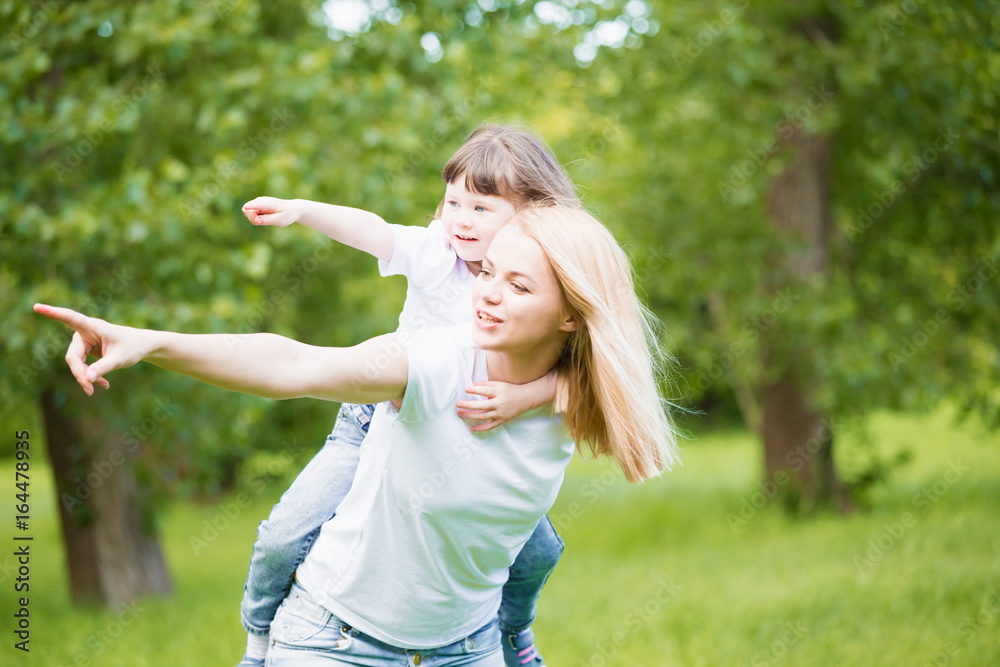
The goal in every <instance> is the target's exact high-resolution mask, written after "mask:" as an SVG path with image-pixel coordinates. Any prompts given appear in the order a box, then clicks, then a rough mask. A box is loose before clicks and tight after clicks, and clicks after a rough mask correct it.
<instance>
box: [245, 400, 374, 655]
mask: <svg viewBox="0 0 1000 667" xmlns="http://www.w3.org/2000/svg"><path fill="white" fill-rule="evenodd" d="M374 411H375V406H372V405H352V404H344V405H342V406H341V407H340V412H339V413H337V422H336V424H334V427H333V431H331V432H330V435H328V436H327V438H326V443H325V444H324V445H323V448H322V449H320V450H319V452H318V453H317V454H316V456H314V457H313V459H312V461H310V462H309V463H308V465H306V467H305V468H303V469H302V472H300V473H299V475H298V477H296V478H295V481H294V482H292V485H291V486H290V487H288V490H287V491H285V493H284V494H283V495H282V496H281V500H279V501H278V504H277V505H275V506H274V507H273V508H272V509H271V514H270V516H268V517H267V519H265V520H264V521H261V523H260V526H259V527H258V528H257V541H256V542H254V545H253V554H252V555H251V556H250V571H249V572H248V573H247V582H246V586H245V587H244V589H243V603H242V605H241V607H240V612H241V614H242V617H243V627H245V628H246V629H247V631H248V632H251V633H253V634H256V635H264V634H267V633H268V632H269V631H270V628H271V621H272V620H273V619H274V614H275V612H277V610H278V606H279V605H280V604H281V601H282V600H284V599H285V596H286V595H288V590H289V589H290V588H291V586H292V578H293V577H294V576H295V570H296V568H298V566H299V563H301V562H302V559H303V558H305V556H306V554H307V553H309V549H310V547H312V543H313V542H314V541H315V540H316V536H317V535H319V529H320V526H322V525H323V524H324V523H326V522H327V521H328V520H330V519H331V518H332V517H333V515H334V514H335V513H336V511H337V506H338V505H340V501H342V500H343V499H344V496H346V495H347V492H348V491H350V489H351V483H352V482H353V481H354V473H355V472H357V469H358V458H359V456H360V451H361V450H360V447H361V443H362V441H363V440H364V439H365V435H366V434H367V433H368V424H369V422H370V421H371V416H372V413H373V412H374Z"/></svg>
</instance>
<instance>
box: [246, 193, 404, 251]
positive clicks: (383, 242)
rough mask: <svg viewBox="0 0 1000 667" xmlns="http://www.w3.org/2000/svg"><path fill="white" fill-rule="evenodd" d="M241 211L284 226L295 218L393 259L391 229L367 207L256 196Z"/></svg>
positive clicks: (339, 239)
mask: <svg viewBox="0 0 1000 667" xmlns="http://www.w3.org/2000/svg"><path fill="white" fill-rule="evenodd" d="M243 215H245V216H246V218H247V220H249V221H250V222H252V223H253V224H255V225H270V226H272V227H287V226H288V225H290V224H292V223H294V222H297V223H299V224H300V225H305V226H306V227H308V228H310V229H315V230H316V231H317V232H319V233H321V234H324V235H326V236H329V237H330V238H331V239H333V240H334V241H337V242H338V243H343V244H344V245H349V246H351V247H352V248H357V249H358V250H363V251H364V252H366V253H368V254H369V255H372V256H374V257H375V258H376V259H380V260H382V261H384V262H388V261H389V260H390V259H392V251H393V248H394V247H395V237H394V236H393V234H392V229H391V228H390V227H389V223H387V222H386V221H385V220H383V219H382V218H380V217H379V216H377V215H375V214H374V213H371V212H370V211H362V210H361V209H359V208H351V207H349V206H336V205H334V204H323V203H321V202H317V201H309V200H307V199H278V198H277V197H257V198H256V199H251V200H250V201H248V202H247V203H246V204H244V205H243Z"/></svg>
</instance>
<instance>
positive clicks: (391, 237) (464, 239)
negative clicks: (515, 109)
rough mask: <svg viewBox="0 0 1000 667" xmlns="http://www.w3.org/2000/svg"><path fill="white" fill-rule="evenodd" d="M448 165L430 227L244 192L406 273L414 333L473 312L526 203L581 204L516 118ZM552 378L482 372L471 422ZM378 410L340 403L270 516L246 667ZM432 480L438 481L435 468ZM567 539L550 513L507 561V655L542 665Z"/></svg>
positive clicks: (279, 217)
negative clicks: (538, 614)
mask: <svg viewBox="0 0 1000 667" xmlns="http://www.w3.org/2000/svg"><path fill="white" fill-rule="evenodd" d="M442 175H443V178H444V181H445V183H446V187H445V196H444V199H443V200H442V202H441V204H440V205H439V206H438V211H437V219H436V220H434V221H432V222H431V224H430V225H429V226H428V227H410V226H400V225H390V224H388V223H386V222H385V221H384V220H382V218H380V217H379V216H377V215H375V214H374V213H369V212H367V211H362V210H359V209H353V208H348V207H343V206H334V205H331V204H321V203H317V202H310V201H303V200H282V199H276V198H273V197H259V198H257V199H254V200H252V201H250V202H247V204H246V205H244V207H243V212H244V214H245V215H246V217H247V218H248V219H249V220H250V221H251V222H252V223H253V224H256V225H271V226H279V227H285V226H288V225H290V224H292V223H294V222H298V223H299V224H302V225H305V226H306V227H309V228H311V229H315V230H316V231H319V232H321V233H323V234H325V235H326V236H329V237H330V238H332V239H334V240H335V241H338V242H340V243H343V244H345V245H349V246H351V247H354V248H357V249H358V250H363V251H365V252H367V253H369V254H370V255H372V256H374V257H376V258H377V259H378V260H379V270H380V272H381V273H382V275H384V276H389V275H404V276H406V278H407V293H406V302H405V304H404V306H403V311H402V312H401V313H400V316H399V328H398V329H397V332H398V333H399V334H402V335H404V336H406V337H409V336H413V335H417V334H419V333H420V332H422V331H424V330H425V329H428V328H430V327H438V326H446V325H453V324H459V323H465V322H468V321H469V317H470V307H469V306H470V295H471V288H472V283H473V282H474V280H475V278H476V276H477V275H478V274H479V271H480V269H481V267H482V260H483V257H484V256H485V254H486V251H487V249H488V248H489V246H490V243H491V242H492V240H493V236H494V235H495V234H496V232H497V231H498V230H499V229H500V227H501V225H503V223H504V222H506V220H507V219H508V218H510V217H511V216H512V215H513V214H514V212H515V211H516V210H517V208H518V207H520V206H523V205H525V204H529V203H537V202H550V203H560V204H569V205H578V204H579V199H578V197H577V195H576V191H575V189H574V188H573V185H572V184H571V182H570V180H569V178H568V176H567V175H566V173H565V171H564V170H563V169H562V167H561V166H560V165H559V163H558V162H557V161H556V160H555V158H553V156H552V155H551V153H550V152H549V151H548V150H547V149H546V148H545V147H544V145H542V143H541V142H540V141H539V140H538V138H537V137H535V136H534V135H533V134H531V133H529V132H526V131H524V130H522V129H519V128H516V127H510V126H483V127H480V128H478V129H477V130H475V131H474V132H473V133H472V134H471V135H470V136H469V137H468V138H467V139H466V141H465V143H464V144H463V145H462V147H461V148H459V150H458V151H457V152H456V153H455V154H454V155H453V156H452V157H451V159H450V160H449V161H448V163H447V164H446V165H445V168H444V171H443V174H442ZM371 370H372V372H378V369H376V368H372V369H371ZM555 384H556V383H555V380H554V378H552V377H550V376H546V377H545V378H542V379H540V380H536V381H535V382H532V383H529V384H527V385H508V384H505V383H499V382H484V383H477V385H476V386H472V387H469V388H468V389H467V393H469V394H475V395H478V396H482V397H484V399H485V400H479V401H472V402H469V401H460V402H459V403H458V404H457V408H458V413H459V415H460V416H461V417H463V418H465V419H469V420H477V421H480V422H482V423H481V424H479V425H477V426H474V427H473V428H472V430H474V431H479V430H488V429H492V428H494V427H496V426H499V425H501V424H503V423H505V422H507V421H509V420H511V419H513V418H514V417H516V416H518V415H519V414H521V413H523V412H526V411H528V410H530V409H533V408H537V407H541V406H543V405H546V404H549V403H551V402H552V399H553V397H554V396H555V391H556V390H555ZM373 412H374V406H372V405H353V404H345V405H343V406H342V407H341V409H340V413H339V414H338V415H337V421H336V424H335V426H334V428H333V431H332V432H331V434H330V435H329V436H328V437H327V441H326V444H325V445H324V447H323V448H322V449H321V450H320V452H319V453H318V454H317V455H316V457H315V458H313V460H312V461H310V463H309V464H308V465H307V466H306V467H305V469H303V471H302V472H301V474H300V475H299V476H298V477H297V478H296V480H295V481H294V482H293V483H292V486H291V487H290V488H289V489H288V491H286V492H285V494H284V495H283V496H282V498H281V500H280V501H279V503H278V504H277V505H276V506H275V507H274V509H273V510H272V511H271V515H270V516H269V517H268V519H267V520H265V521H263V522H261V525H260V528H259V530H258V539H257V542H256V543H255V544H254V551H253V555H252V556H251V561H250V570H249V573H248V577H247V584H246V588H245V591H244V598H243V604H242V616H243V624H244V626H245V627H246V629H247V631H248V641H247V652H246V655H245V656H244V659H243V660H242V661H241V662H240V667H255V666H256V667H261V666H262V665H263V659H264V657H265V655H266V652H267V646H268V638H269V628H270V623H271V620H272V619H273V618H274V614H275V613H276V611H277V609H278V606H279V605H280V603H281V601H282V600H283V599H284V598H285V597H286V595H287V593H288V591H289V589H290V587H291V584H292V579H293V576H294V573H295V569H296V567H297V566H298V565H299V563H300V562H301V560H302V559H303V558H304V556H305V554H306V553H307V552H308V551H309V548H310V546H311V545H312V542H313V540H314V539H315V537H316V535H317V533H318V531H319V528H320V526H321V525H322V524H323V523H324V522H326V521H327V520H328V519H330V518H331V517H332V516H333V515H334V514H335V512H336V509H337V506H338V504H339V503H340V501H341V500H342V499H343V498H344V496H345V495H346V494H347V491H348V490H349V489H350V487H351V483H352V481H353V479H354V474H355V471H356V469H357V464H358V457H359V446H360V445H361V443H362V441H363V440H364V438H365V435H366V434H367V432H368V424H369V422H370V420H371V417H372V414H373ZM428 481H429V482H431V484H430V485H429V486H428V487H427V488H431V486H433V484H432V482H433V480H428ZM421 488H424V487H421ZM424 500H425V498H424V497H422V496H420V495H419V494H417V495H415V496H414V497H411V498H410V499H409V504H410V508H411V509H412V510H414V511H419V510H420V509H421V507H422V504H423V501H424ZM562 548H563V544H562V541H561V540H560V539H559V537H558V535H556V533H555V530H554V529H553V528H552V524H551V523H550V522H549V520H548V518H543V519H542V520H541V521H540V522H539V524H538V527H537V528H536V530H535V532H534V534H533V535H532V537H531V539H530V540H529V541H528V543H527V544H525V546H524V548H523V550H522V551H521V553H520V554H519V555H518V557H517V560H515V562H514V564H513V565H512V566H511V568H510V577H509V579H508V582H507V584H506V585H505V586H504V589H503V599H502V602H501V606H500V611H499V619H500V627H501V629H502V631H503V634H504V636H503V648H504V660H505V662H506V664H507V665H508V667H513V666H515V665H516V666H518V667H521V666H524V665H534V666H535V667H541V666H543V665H544V662H543V660H542V658H541V656H540V655H539V654H538V652H537V650H536V649H535V647H534V634H533V633H532V631H531V627H530V626H531V623H532V622H533V620H534V616H535V605H536V602H537V600H538V596H539V593H540V592H541V588H542V586H543V585H544V583H545V581H546V579H547V578H548V576H549V574H550V573H551V572H552V570H553V569H554V568H555V565H556V563H557V562H558V559H559V556H560V555H561V553H562Z"/></svg>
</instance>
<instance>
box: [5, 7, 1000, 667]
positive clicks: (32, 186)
mask: <svg viewBox="0 0 1000 667" xmlns="http://www.w3.org/2000/svg"><path fill="white" fill-rule="evenodd" d="M0 24H2V25H3V33H4V34H3V36H2V39H0V54H2V58H0V104H2V108H3V109H4V111H3V122H2V123H0V146H2V149H0V210H3V211H5V214H4V215H3V216H2V217H0V258H2V261H0V312H3V313H4V320H5V322H4V327H3V333H2V335H0V353H2V354H3V359H4V363H3V380H2V384H0V421H2V424H3V426H4V433H5V435H4V438H5V440H4V445H3V448H2V450H0V467H2V468H3V469H4V473H3V478H4V479H9V480H10V482H9V484H10V486H9V487H8V488H9V489H10V491H9V492H8V493H7V498H8V500H7V501H6V503H5V504H4V507H3V509H2V510H0V511H2V512H3V515H2V516H3V517H4V528H3V531H2V534H3V535H4V536H5V537H4V539H5V540H8V542H7V545H8V546H5V547H4V548H3V549H2V550H0V552H2V553H9V554H11V555H8V556H2V557H0V582H2V587H3V590H4V594H3V600H4V608H3V618H5V619H7V620H5V621H4V622H3V630H4V633H3V636H4V637H6V639H5V643H4V645H3V647H2V648H0V655H3V658H0V662H4V664H11V663H10V662H7V660H8V658H11V659H13V660H15V661H16V662H15V664H40V665H42V664H44V665H91V664H92V665H129V666H136V665H168V664H171V665H172V664H192V665H216V664H219V665H224V664H229V663H232V664H235V663H236V661H237V660H238V658H239V656H240V654H241V652H242V644H241V643H242V641H243V635H242V629H241V628H240V624H239V615H238V612H239V599H240V596H241V594H242V585H243V579H244V577H245V571H246V565H247V562H248V559H249V554H250V547H251V545H252V542H253V539H254V530H255V528H256V525H257V523H258V522H259V521H260V520H261V519H263V518H265V517H266V515H267V512H268V510H269V508H270V506H271V505H272V504H273V503H274V502H275V501H276V500H277V498H278V497H279V496H280V494H281V492H282V491H283V490H284V489H285V488H287V485H288V483H289V482H290V480H291V479H292V478H293V476H294V474H295V472H296V471H297V470H298V469H299V468H301V466H302V465H304V463H305V462H306V461H307V460H308V459H309V458H310V457H311V455H312V454H313V453H314V452H315V451H316V450H317V449H318V448H319V446H320V445H321V444H322V442H323V438H324V437H325V435H326V433H327V432H328V431H329V429H330V428H331V427H332V425H333V420H334V416H335V415H336V408H337V406H336V405H330V404H324V403H321V402H317V401H293V402H268V401H264V400H258V399H253V398H249V397H244V396H239V395H236V394H229V393H225V392H222V391H220V390H216V389H213V388H210V387H203V386H198V385H197V384H195V383H193V382H191V381H188V380H185V379H182V378H178V377H172V376H170V375H169V374H167V373H164V372H162V371H158V370H156V369H152V368H150V367H143V366H140V367H137V368H135V369H133V370H130V371H128V372H126V373H122V374H120V375H119V376H117V377H114V376H113V377H112V378H111V382H112V385H113V388H112V390H111V391H107V392H99V393H98V395H96V396H95V397H93V398H90V399H88V398H86V397H85V396H84V395H83V393H82V392H81V391H79V389H78V388H77V386H76V384H75V383H74V382H73V380H72V378H71V376H70V374H69V372H68V370H67V369H66V367H65V364H64V363H63V360H62V357H63V354H64V350H65V347H66V344H67V343H68V341H69V334H68V332H67V330H65V329H64V328H61V327H59V326H58V325H56V324H54V323H51V322H48V321H44V320H42V319H41V318H39V317H38V316H36V315H34V314H33V313H32V312H31V304H32V303H34V302H36V301H42V302H46V303H51V304H56V305H63V306H69V307H73V308H76V309H78V310H82V311H84V312H86V313H87V314H89V315H94V316H99V317H103V318H106V319H109V320H111V321H116V322H121V323H125V324H130V325H134V326H142V327H154V328H167V329H172V330H177V331H187V332H213V331H214V332H230V333H233V334H234V338H233V340H234V344H238V341H239V335H240V334H245V333H249V332H254V331H270V332H275V333H280V334H284V335H287V336H290V337H293V338H296V339H299V340H302V341H305V342H309V343H313V344H321V345H346V344H352V343H355V342H358V341H360V340H362V339H364V338H366V337H369V336H372V335H376V334H380V333H384V332H386V331H390V330H392V329H394V328H395V321H396V316H397V314H398V311H399V308H400V307H401V305H402V298H403V294H404V288H405V285H404V283H403V281H402V280H401V279H391V280H386V279H382V278H380V277H379V276H378V273H377V268H376V265H375V262H374V261H373V260H371V259H370V258H369V257H367V256H366V255H361V254H360V253H357V252H355V251H353V250H350V249H347V248H341V247H335V244H333V242H332V241H329V240H328V239H326V238H325V237H322V236H320V235H318V234H315V233H313V232H311V231H310V230H307V229H303V228H298V227H294V226H293V227H291V228H288V229H275V228H257V227H253V226H251V225H250V224H249V223H248V222H246V220H245V219H244V218H243V216H242V214H241V213H240V206H241V205H242V204H243V203H244V202H245V201H247V200H249V199H250V198H252V197H255V196H258V195H263V194H267V195H273V196H278V197H285V198H293V197H300V198H308V199H317V200H321V201H326V202H332V203H337V204H342V205H348V206H355V207H359V208H365V209H368V210H371V211H374V212H376V213H378V214H380V215H381V216H382V217H384V218H385V219H386V220H388V221H389V222H394V223H404V224H426V222H427V221H428V220H429V219H430V217H429V216H430V215H432V214H433V211H434V209H435V207H436V205H437V203H438V201H439V200H440V197H441V196H442V194H443V183H442V181H441V177H440V170H441V168H442V167H443V165H444V163H445V161H446V160H447V159H448V157H449V156H450V155H451V154H452V153H453V152H454V151H455V150H456V149H457V148H458V146H459V145H460V144H461V142H462V140H463V139H464V137H465V136H466V135H467V134H468V133H469V132H470V131H471V130H472V129H474V128H475V127H476V126H478V125H480V124H482V123H484V122H498V123H505V122H523V123H527V124H528V125H530V126H531V127H533V128H534V129H536V130H537V132H538V133H539V134H540V135H541V136H542V137H543V138H544V139H545V141H546V142H547V143H548V144H549V146H550V147H551V148H552V150H553V152H554V154H555V155H556V157H557V158H558V159H559V160H560V161H561V162H562V163H563V164H564V165H566V168H567V170H568V171H569V173H570V174H571V176H572V177H573V179H574V181H575V183H577V184H578V186H579V189H580V192H581V195H582V197H583V199H584V202H585V204H586V205H587V207H588V208H590V209H591V210H592V211H593V212H595V213H596V214H597V215H598V217H599V218H600V219H602V220H603V221H604V222H606V224H607V225H608V226H609V227H610V228H611V229H612V230H613V231H614V232H615V234H616V236H617V237H618V239H619V240H620V241H621V242H622V243H623V244H624V245H625V246H626V248H627V250H628V252H629V254H630V255H631V257H632V259H633V262H634V265H635V270H636V279H637V283H638V285H639V287H640V289H641V290H642V292H643V295H644V297H645V299H646V300H647V302H648V303H649V305H650V306H651V308H652V309H653V310H654V311H655V312H656V313H657V315H658V316H659V317H660V318H661V319H662V320H663V322H664V325H665V326H664V330H665V333H664V335H665V336H666V337H667V343H668V346H669V348H670V349H671V350H673V352H674V353H675V355H676V357H677V360H678V364H677V374H676V377H675V378H673V380H672V381H671V382H670V385H669V394H670V395H671V397H672V398H673V400H674V402H675V403H676V404H677V405H678V406H680V408H682V409H683V410H681V411H679V412H678V418H679V419H680V422H681V424H682V427H683V429H684V430H685V433H686V435H687V439H686V440H685V445H684V447H685V460H686V464H685V466H684V467H683V468H682V469H680V470H678V471H676V472H672V473H669V474H667V475H666V476H665V477H664V478H663V479H662V480H654V481H650V482H648V483H646V484H643V485H641V486H639V487H633V486H630V485H627V484H625V483H624V482H623V480H622V479H621V478H620V475H618V474H617V473H616V472H615V471H614V470H613V468H612V466H610V465H608V464H607V463H600V462H584V461H582V460H579V461H575V462H574V464H573V465H572V466H571V468H570V471H569V473H568V476H567V481H566V483H565V485H564V487H563V491H562V494H561V496H560V499H559V501H558V503H557V505H556V507H555V508H553V511H552V513H551V517H552V519H553V522H554V523H555V525H556V527H557V529H558V530H559V532H560V534H562V535H563V537H564V538H565V540H566V542H567V550H566V553H565V555H564V557H563V561H562V563H561V564H560V566H559V568H558V569H557V570H556V573H555V574H554V575H553V577H552V580H551V581H550V583H549V585H548V586H547V588H546V592H545V594H544V596H543V600H542V606H541V610H540V616H539V620H538V622H537V624H536V632H537V634H538V637H539V646H540V647H541V649H542V651H543V654H544V655H546V656H547V659H548V661H549V663H550V665H551V666H552V667H560V666H562V665H594V666H600V665H753V666H754V667H756V666H758V665H777V664H790V665H845V664H866V665H903V664H905V665H925V664H927V665H945V664H956V665H959V664H960V665H988V664H998V663H1000V640H998V637H1000V561H998V560H997V558H996V554H997V553H998V551H1000V531H997V521H998V509H1000V449H998V448H1000V435H998V434H997V427H998V426H1000V389H998V379H1000V354H998V350H997V331H998V325H1000V278H998V275H997V274H998V262H1000V241H998V234H997V231H998V217H1000V216H998V212H1000V188H998V184H997V178H998V177H1000V129H998V116H1000V102H998V94H1000V48H998V42H1000V2H997V1H996V0H963V1H962V2H957V3H947V4H945V3H928V2H923V1H922V0H904V1H903V2H865V1H863V0H857V1H855V2H833V1H828V2H818V1H812V0H810V1H806V2H799V3H787V2H776V1H771V0H761V1H758V2H752V3H751V2H748V1H746V0H734V1H732V2H715V1H712V2H693V1H677V2H666V1H665V0H627V1H623V0H604V1H602V2H591V1H587V0H541V1H538V2H534V1H532V0H518V1H514V2H511V1H508V0H462V1H452V0H434V1H433V2H404V1H402V0H329V1H328V2H325V3H324V2H320V1H319V0H316V1H314V2H273V3H266V2H252V1H250V0H217V1H214V2H185V1H180V0H156V1H149V2H142V3H121V2H106V1H84V0H81V1H77V2H65V1H60V0H49V1H47V2H12V1H7V2H0ZM17 441H28V442H30V446H23V445H22V446H20V447H19V446H18V445H17V444H16V442H17ZM26 447H27V448H26ZM21 450H24V451H28V452H30V454H28V455H25V456H26V457H27V458H25V456H22V457H21V458H20V459H18V458H17V457H18V456H19V455H18V454H17V452H18V451H21ZM18 471H24V472H26V473H27V474H28V475H29V476H30V486H28V485H26V486H25V487H23V488H18V487H16V486H15V483H16V482H17V481H22V482H23V478H22V479H21V480H18V479H17V478H16V472H18ZM21 493H23V494H27V495H26V496H25V497H23V498H17V494H21ZM25 503H26V504H27V505H28V506H29V509H30V511H29V512H28V513H27V514H28V516H29V517H30V519H29V520H28V521H25V525H24V526H23V527H22V526H20V525H18V524H17V523H16V521H22V519H17V518H16V517H19V516H22V515H24V514H25V512H24V508H23V507H22V508H20V509H19V505H22V504H25ZM17 536H21V537H24V536H30V537H32V541H31V549H32V559H31V575H30V576H31V578H30V591H28V592H27V594H28V595H29V598H30V604H29V605H28V608H29V609H30V613H31V634H30V642H31V643H30V649H31V652H30V654H29V653H25V652H23V651H21V650H18V649H16V648H15V647H14V646H13V644H14V643H15V642H16V641H17V636H16V635H14V634H12V631H14V630H17V629H18V626H17V620H16V619H14V617H13V614H14V613H16V612H18V611H19V610H20V609H22V608H23V607H24V605H23V603H21V602H20V601H19V598H20V597H21V596H23V595H25V594H26V593H25V591H23V590H21V589H19V588H16V585H17V582H18V564H17V561H16V558H15V557H14V556H13V551H14V547H12V546H10V545H19V544H21V543H20V542H17V541H14V540H13V538H14V537H17ZM21 661H23V662H21Z"/></svg>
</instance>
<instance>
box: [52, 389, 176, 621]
mask: <svg viewBox="0 0 1000 667" xmlns="http://www.w3.org/2000/svg"><path fill="white" fill-rule="evenodd" d="M73 389H75V386H74V387H73ZM79 393H80V392H78V391H62V390H59V389H55V388H47V389H45V390H44V391H43V392H42V396H41V407H42V416H43V419H44V423H45V431H46V440H47V442H48V451H49V458H50V459H51V461H52V472H53V476H54V477H55V483H56V493H57V495H58V506H59V519H60V524H61V526H62V535H63V545H64V547H65V551H66V564H67V567H68V569H69V582H70V597H71V599H72V600H73V602H74V603H75V604H99V605H103V606H110V607H118V606H121V605H124V604H126V603H128V602H131V601H132V600H135V599H136V598H138V597H140V596H143V595H169V594H170V592H171V583H170V575H169V573H168V572H167V567H166V562H165V560H164V558H163V551H162V549H161V548H160V543H159V539H158V537H157V535H156V532H155V530H154V528H153V524H152V521H149V520H145V519H147V518H148V517H149V516H151V514H147V513H144V509H145V506H146V505H147V503H144V502H143V499H142V497H141V496H140V494H139V493H138V489H137V486H136V483H135V479H134V477H133V474H132V470H131V467H130V464H129V462H128V454H129V453H128V452H127V451H125V446H124V444H125V439H123V437H122V434H121V433H117V432H113V431H109V430H108V429H107V428H106V427H105V426H104V424H103V423H102V422H100V421H98V420H95V419H92V418H87V417H84V418H82V419H80V418H77V417H76V416H75V415H85V414H86V411H85V410H86V409H85V408H84V407H83V406H82V405H78V404H79V403H82V400H83V399H82V394H81V395H80V396H78V395H77V394H79ZM87 400H94V399H93V398H90V399H87ZM74 404H76V405H74ZM72 408H76V409H72Z"/></svg>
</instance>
